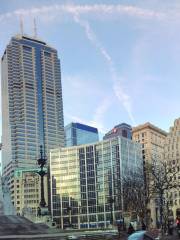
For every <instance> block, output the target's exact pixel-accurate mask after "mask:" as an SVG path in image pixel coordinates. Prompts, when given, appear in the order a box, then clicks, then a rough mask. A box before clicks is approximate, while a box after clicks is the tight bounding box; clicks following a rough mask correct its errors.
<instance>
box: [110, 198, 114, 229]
mask: <svg viewBox="0 0 180 240" xmlns="http://www.w3.org/2000/svg"><path fill="white" fill-rule="evenodd" d="M114 202H115V200H114V198H112V197H110V198H109V203H110V211H111V218H110V223H111V225H112V224H113V203H114Z"/></svg>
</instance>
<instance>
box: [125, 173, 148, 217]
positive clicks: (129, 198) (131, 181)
mask: <svg viewBox="0 0 180 240" xmlns="http://www.w3.org/2000/svg"><path fill="white" fill-rule="evenodd" d="M122 181H123V199H124V201H123V202H124V210H125V211H128V212H136V215H137V216H139V217H140V218H141V220H143V219H144V218H145V216H146V194H145V184H144V178H143V172H142V169H138V170H137V171H136V172H130V173H129V174H128V175H126V176H124V178H123V180H122Z"/></svg>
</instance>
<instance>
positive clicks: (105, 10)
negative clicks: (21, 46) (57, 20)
mask: <svg viewBox="0 0 180 240" xmlns="http://www.w3.org/2000/svg"><path fill="white" fill-rule="evenodd" d="M55 12H58V13H59V14H61V13H71V14H81V15H83V14H85V15H87V14H95V15H97V16H101V17H102V15H103V16H104V17H105V16H108V17H109V16H112V17H118V16H122V14H125V15H129V16H132V17H139V18H143V19H157V20H163V19H165V18H166V17H167V14H166V13H164V12H158V11H153V10H149V9H144V8H140V7H135V6H126V5H120V4H114V5H112V4H94V5H74V4H65V5H63V4H56V5H52V6H49V5H47V6H42V7H33V8H30V9H18V10H15V11H12V12H7V13H5V14H0V21H3V20H6V19H7V18H14V16H17V17H19V16H31V15H38V16H39V15H40V14H47V16H48V15H49V14H51V13H52V14H54V13H55ZM176 14H177V12H176ZM173 16H174V15H173V14H169V17H170V18H173Z"/></svg>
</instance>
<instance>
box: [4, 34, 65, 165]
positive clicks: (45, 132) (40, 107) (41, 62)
mask: <svg viewBox="0 0 180 240" xmlns="http://www.w3.org/2000/svg"><path fill="white" fill-rule="evenodd" d="M1 63H2V68H1V69H2V71H1V72H2V81H1V83H2V84H1V86H2V145H3V147H2V168H3V169H4V168H5V167H6V166H7V165H8V164H9V163H10V162H12V165H15V163H16V166H17V167H22V165H23V166H24V165H26V166H29V165H32V166H35V164H36V161H37V158H38V156H39V146H40V145H42V146H43V151H44V153H45V155H46V156H47V157H48V154H49V150H50V149H53V148H57V147H59V146H64V120H63V104H62V87H61V73H60V61H59V59H58V54H57V50H56V49H54V48H52V47H50V46H49V45H47V44H46V43H45V42H44V41H41V40H39V39H36V38H31V37H29V36H24V35H23V36H22V35H17V36H14V37H12V38H11V40H10V42H9V44H8V45H7V47H6V49H5V51H4V54H3V56H2V61H1Z"/></svg>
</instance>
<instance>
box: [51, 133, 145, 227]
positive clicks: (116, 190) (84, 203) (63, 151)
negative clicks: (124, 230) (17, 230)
mask: <svg viewBox="0 0 180 240" xmlns="http://www.w3.org/2000/svg"><path fill="white" fill-rule="evenodd" d="M137 171H138V172H139V171H140V172H141V173H142V184H143V164H142V157H141V145H140V144H139V143H135V142H133V141H131V140H129V139H127V138H123V137H117V138H114V139H110V140H105V141H101V142H97V143H93V144H86V145H81V146H76V147H68V148H60V149H54V150H52V151H51V152H50V174H51V212H52V217H53V220H54V221H56V222H58V224H59V225H60V227H61V228H65V227H66V226H68V225H73V226H75V227H78V228H91V227H107V226H108V225H109V224H110V222H113V221H116V220H117V221H118V220H120V219H122V217H123V213H124V211H126V209H125V204H124V202H123V200H124V199H123V194H122V193H123V180H122V179H123V176H128V175H130V174H132V173H135V172H137ZM134 180H135V179H134Z"/></svg>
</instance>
